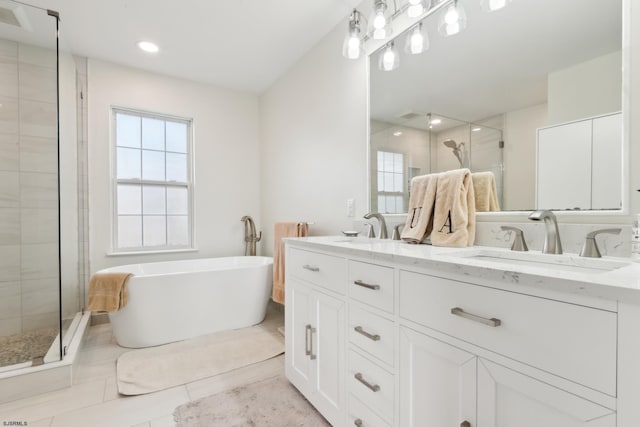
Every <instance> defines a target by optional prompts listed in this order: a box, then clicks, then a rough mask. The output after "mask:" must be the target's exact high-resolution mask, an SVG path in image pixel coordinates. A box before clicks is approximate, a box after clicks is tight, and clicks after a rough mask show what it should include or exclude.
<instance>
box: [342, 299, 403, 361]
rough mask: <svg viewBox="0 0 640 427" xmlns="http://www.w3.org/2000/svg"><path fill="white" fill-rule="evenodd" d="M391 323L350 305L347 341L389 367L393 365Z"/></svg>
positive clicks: (392, 330) (393, 329)
mask: <svg viewBox="0 0 640 427" xmlns="http://www.w3.org/2000/svg"><path fill="white" fill-rule="evenodd" d="M394 331H395V328H394V326H393V322H392V321H390V320H387V319H384V318H382V317H380V316H378V315H376V314H373V313H370V312H368V311H366V310H361V309H359V308H357V307H354V306H353V305H351V308H350V309H349V341H351V342H352V343H353V344H355V345H357V346H358V347H360V348H361V349H363V350H364V351H366V352H368V353H370V354H372V355H373V356H375V357H377V358H378V359H380V360H382V361H383V362H385V363H388V364H389V365H393V348H394V347H393V346H394V342H395V338H394Z"/></svg>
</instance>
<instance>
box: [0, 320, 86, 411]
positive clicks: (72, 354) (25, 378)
mask: <svg viewBox="0 0 640 427" xmlns="http://www.w3.org/2000/svg"><path fill="white" fill-rule="evenodd" d="M90 317H91V312H88V311H87V312H85V313H84V314H82V313H77V314H76V315H75V317H74V318H73V321H72V324H71V326H70V328H74V327H75V326H76V325H77V328H75V332H74V333H73V336H71V337H70V336H69V334H65V337H64V340H63V342H62V346H63V348H66V354H65V355H64V357H63V358H62V360H58V359H59V353H60V334H57V336H56V339H55V340H54V342H53V343H52V344H51V346H50V347H49V350H48V351H47V354H46V355H45V356H44V359H43V362H44V363H42V364H40V365H37V366H36V365H34V364H33V361H32V360H30V361H27V362H24V363H21V364H19V365H11V366H5V367H2V368H0V403H5V402H10V401H12V400H18V399H23V398H25V397H30V396H34V395H37V394H41V393H45V392H49V391H54V390H59V389H62V388H66V387H70V386H71V380H72V377H71V375H72V369H73V363H74V361H75V358H76V356H77V354H78V350H79V348H80V344H81V342H82V337H83V336H84V334H85V331H86V328H87V326H88V324H89V319H90ZM70 330H73V329H70ZM54 360H55V361H54Z"/></svg>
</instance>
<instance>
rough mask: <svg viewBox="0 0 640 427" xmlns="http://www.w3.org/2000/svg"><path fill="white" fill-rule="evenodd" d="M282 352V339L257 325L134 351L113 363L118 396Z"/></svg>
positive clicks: (156, 388) (179, 382)
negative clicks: (114, 364)
mask: <svg viewBox="0 0 640 427" xmlns="http://www.w3.org/2000/svg"><path fill="white" fill-rule="evenodd" d="M283 352H284V338H283V337H282V336H280V335H279V334H278V333H277V332H275V331H269V330H266V329H265V328H263V327H262V326H260V325H258V326H252V327H250V328H244V329H237V330H234V331H223V332H218V333H215V334H211V335H205V336H202V337H197V338H192V339H189V340H186V341H180V342H175V343H171V344H166V345H161V346H158V347H149V348H143V349H140V350H134V351H130V352H127V353H124V354H122V355H121V356H120V357H119V358H118V360H117V362H116V372H117V380H118V392H119V393H120V394H125V395H136V394H145V393H151V392H154V391H159V390H164V389H166V388H170V387H175V386H177V385H182V384H186V383H189V382H192V381H196V380H200V379H203V378H207V377H212V376H214V375H218V374H221V373H223V372H228V371H231V370H233V369H237V368H240V367H243V366H247V365H251V364H252V363H257V362H261V361H263V360H266V359H270V358H272V357H275V356H277V355H279V354H282V353H283Z"/></svg>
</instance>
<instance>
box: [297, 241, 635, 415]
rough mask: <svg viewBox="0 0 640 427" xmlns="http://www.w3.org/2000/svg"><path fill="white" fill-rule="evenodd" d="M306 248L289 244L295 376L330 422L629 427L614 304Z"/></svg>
mask: <svg viewBox="0 0 640 427" xmlns="http://www.w3.org/2000/svg"><path fill="white" fill-rule="evenodd" d="M307 246H309V245H308V244H307ZM307 246H304V247H305V250H302V249H300V248H298V247H296V246H295V245H294V246H290V245H289V244H288V245H287V256H288V258H287V274H286V280H287V282H286V283H287V285H286V292H287V295H286V298H287V299H286V301H287V303H286V304H287V305H286V309H285V313H286V316H285V321H286V336H285V339H286V374H287V377H288V378H289V379H290V380H291V382H292V383H293V384H294V385H295V386H296V387H297V388H298V389H299V390H300V391H301V392H302V393H303V394H304V395H305V396H306V397H307V399H308V400H309V401H310V402H311V403H312V404H313V405H314V406H315V407H316V408H317V409H318V410H319V411H320V412H321V413H322V414H323V415H324V416H325V417H326V418H327V419H328V420H329V422H331V424H332V425H334V426H353V425H356V426H380V427H389V426H402V427H404V426H415V427H428V426H435V427H440V426H454V427H458V426H460V427H516V426H517V427H615V426H617V427H631V426H623V425H618V424H617V422H618V417H619V414H618V413H617V412H616V407H617V398H618V393H619V383H618V381H619V380H618V378H620V374H619V372H618V369H619V368H618V365H619V359H618V356H619V351H620V347H619V345H618V340H619V335H620V332H619V330H618V322H619V318H618V313H617V305H616V304H611V303H610V302H601V301H598V300H596V299H594V298H592V297H586V296H579V297H578V296H575V295H574V296H571V295H566V296H565V295H564V294H562V293H560V292H554V291H541V290H540V289H531V288H527V287H524V286H520V287H517V286H516V287H505V286H504V285H502V286H498V285H496V286H492V282H491V281H487V280H483V279H482V278H475V277H473V276H472V275H468V274H462V273H451V272H449V273H443V272H442V271H440V270H438V268H437V264H430V267H421V266H419V265H414V263H412V262H411V261H405V262H403V263H401V262H394V261H393V260H391V261H389V260H387V261H381V260H379V257H376V254H375V253H367V252H364V251H352V252H347V253H345V254H341V252H339V251H337V252H331V251H330V250H327V248H326V247H321V248H319V249H318V252H317V253H315V252H314V251H311V250H307ZM323 249H324V250H323ZM291 254H293V256H290V255H291ZM323 260H324V261H323ZM305 266H306V267H311V270H310V269H309V268H305ZM316 267H318V268H319V271H313V270H315V269H316ZM323 269H325V270H332V271H325V272H324V274H318V275H317V276H316V275H311V274H309V273H310V272H312V271H313V272H315V273H320V272H322V271H323ZM639 318H640V315H639ZM625 335H626V336H629V335H630V334H629V333H626V334H625Z"/></svg>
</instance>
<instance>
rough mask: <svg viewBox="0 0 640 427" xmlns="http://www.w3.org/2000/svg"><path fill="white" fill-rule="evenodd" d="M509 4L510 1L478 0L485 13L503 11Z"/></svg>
mask: <svg viewBox="0 0 640 427" xmlns="http://www.w3.org/2000/svg"><path fill="white" fill-rule="evenodd" d="M509 3H511V0H480V6H482V10H484V11H485V12H495V11H496V10H500V9H504V8H505V7H507V5H508V4H509Z"/></svg>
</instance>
